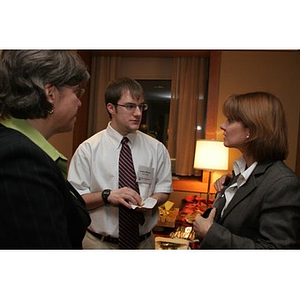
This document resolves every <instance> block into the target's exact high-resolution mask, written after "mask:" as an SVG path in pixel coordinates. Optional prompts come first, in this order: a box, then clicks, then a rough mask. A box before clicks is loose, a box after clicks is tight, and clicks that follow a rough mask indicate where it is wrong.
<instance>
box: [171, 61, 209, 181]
mask: <svg viewBox="0 0 300 300" xmlns="http://www.w3.org/2000/svg"><path fill="white" fill-rule="evenodd" d="M202 65H203V60H202V59H201V58H200V57H176V58H174V64H173V73H172V86H171V101H170V116H169V136H168V150H169V153H170V156H171V158H176V167H175V173H176V174H177V175H181V176H190V175H193V173H194V169H193V164H194V153H195V144H196V137H197V130H196V126H197V121H198V120H199V116H198V114H199V106H201V105H202V104H203V103H204V99H203V95H204V94H205V92H203V90H204V89H205V78H203V70H202V69H203V67H201V66H202ZM200 100H203V101H202V102H201V101H200ZM201 111H202V114H203V115H205V111H204V108H203V105H202V107H201Z"/></svg>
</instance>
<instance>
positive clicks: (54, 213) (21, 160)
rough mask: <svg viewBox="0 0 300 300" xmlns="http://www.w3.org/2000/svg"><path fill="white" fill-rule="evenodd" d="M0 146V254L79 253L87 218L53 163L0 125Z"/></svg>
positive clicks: (23, 136)
mask: <svg viewBox="0 0 300 300" xmlns="http://www.w3.org/2000/svg"><path fill="white" fill-rule="evenodd" d="M0 145H1V146H0V249H70V248H82V244H81V242H82V239H83V237H84V234H85V230H86V227H87V226H88V225H89V223H90V219H89V216H88V214H87V212H86V211H85V204H84V201H83V199H82V198H81V197H80V196H79V195H78V193H77V192H76V191H75V190H74V191H73V190H72V193H70V189H71V187H70V186H69V184H68V183H67V182H66V181H65V179H64V177H63V175H62V173H61V171H60V170H59V168H58V167H57V165H56V163H55V162H54V161H53V160H52V159H51V158H50V157H49V156H48V155H47V154H46V153H45V152H44V151H43V150H42V149H41V148H39V147H38V146H37V145H36V144H35V143H33V142H32V141H31V140H30V139H29V138H27V137H26V136H25V135H23V134H22V133H20V132H18V131H16V130H13V129H9V128H6V127H5V126H2V125H1V124H0ZM74 199H76V202H75V201H74ZM76 203H77V204H76Z"/></svg>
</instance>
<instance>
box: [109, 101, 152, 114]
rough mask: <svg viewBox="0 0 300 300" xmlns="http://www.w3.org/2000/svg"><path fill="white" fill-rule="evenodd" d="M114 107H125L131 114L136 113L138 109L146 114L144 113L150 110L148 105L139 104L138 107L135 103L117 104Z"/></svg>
mask: <svg viewBox="0 0 300 300" xmlns="http://www.w3.org/2000/svg"><path fill="white" fill-rule="evenodd" d="M114 106H121V107H125V108H126V110H127V111H129V112H133V111H135V110H136V108H137V107H138V108H139V110H140V111H141V112H144V111H146V110H147V109H148V108H149V106H148V104H147V103H142V104H139V105H137V104H135V103H126V104H118V103H117V104H114Z"/></svg>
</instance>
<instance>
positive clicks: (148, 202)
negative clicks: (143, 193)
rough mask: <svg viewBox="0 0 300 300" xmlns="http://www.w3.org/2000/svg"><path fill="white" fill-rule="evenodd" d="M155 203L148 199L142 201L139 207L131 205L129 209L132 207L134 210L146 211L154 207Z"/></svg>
mask: <svg viewBox="0 0 300 300" xmlns="http://www.w3.org/2000/svg"><path fill="white" fill-rule="evenodd" d="M156 203H157V200H156V199H154V198H151V197H148V198H147V199H146V200H144V203H143V204H142V205H141V206H137V205H133V204H131V207H132V209H135V208H148V209H151V208H153V207H154V206H155V204H156Z"/></svg>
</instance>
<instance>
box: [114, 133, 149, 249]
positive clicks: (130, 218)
mask: <svg viewBox="0 0 300 300" xmlns="http://www.w3.org/2000/svg"><path fill="white" fill-rule="evenodd" d="M121 143H122V148H121V151H120V158H119V188H122V187H130V188H132V189H134V190H135V191H136V192H138V193H139V187H138V183H137V182H136V174H135V170H134V166H133V160H132V155H131V150H130V148H129V146H128V138H127V137H124V138H123V139H122V142H121ZM143 223H144V215H143V214H142V213H140V212H137V211H136V210H133V209H128V208H127V207H125V206H123V205H121V206H119V247H120V249H136V248H137V246H138V244H139V224H143Z"/></svg>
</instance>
